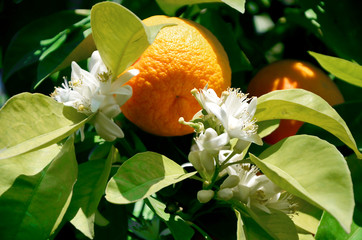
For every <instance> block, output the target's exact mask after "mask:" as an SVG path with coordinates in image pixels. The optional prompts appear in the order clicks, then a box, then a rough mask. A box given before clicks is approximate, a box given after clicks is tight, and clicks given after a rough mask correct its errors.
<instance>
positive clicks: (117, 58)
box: [91, 2, 165, 76]
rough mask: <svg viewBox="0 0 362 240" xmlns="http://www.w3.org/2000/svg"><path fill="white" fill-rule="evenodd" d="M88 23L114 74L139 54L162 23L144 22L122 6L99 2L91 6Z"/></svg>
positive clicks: (133, 60)
mask: <svg viewBox="0 0 362 240" xmlns="http://www.w3.org/2000/svg"><path fill="white" fill-rule="evenodd" d="M91 26H92V34H93V38H94V42H95V44H96V46H97V49H98V50H99V53H100V55H101V57H102V59H103V61H104V63H105V65H106V66H107V67H108V68H110V70H111V71H112V73H114V76H118V75H119V74H121V73H122V72H123V71H124V70H126V68H128V67H129V66H130V65H131V64H133V63H134V62H135V61H136V60H137V59H138V58H139V57H140V56H141V54H142V53H143V52H144V51H145V50H146V48H147V47H148V46H149V45H150V44H151V43H152V42H153V40H154V38H155V37H156V35H157V33H158V31H159V30H160V29H161V28H162V27H164V26H165V25H154V26H149V27H148V26H145V25H144V24H143V23H142V21H141V20H140V19H139V18H138V17H137V16H136V15H134V14H133V13H132V12H131V11H129V10H128V9H126V8H125V7H123V6H121V5H119V4H117V3H114V2H102V3H98V4H96V5H94V6H93V8H92V10H91Z"/></svg>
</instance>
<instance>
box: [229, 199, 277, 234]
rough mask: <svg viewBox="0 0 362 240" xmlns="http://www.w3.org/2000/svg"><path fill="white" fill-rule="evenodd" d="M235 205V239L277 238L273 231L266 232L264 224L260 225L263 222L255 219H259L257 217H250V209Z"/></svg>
mask: <svg viewBox="0 0 362 240" xmlns="http://www.w3.org/2000/svg"><path fill="white" fill-rule="evenodd" d="M238 205H239V206H238V207H236V205H234V207H235V213H236V217H237V230H236V237H237V238H236V239H237V240H254V239H258V240H269V239H277V237H276V236H275V235H273V233H270V232H268V229H265V226H263V225H260V224H263V223H258V222H257V221H256V220H259V219H258V218H257V217H254V218H253V217H251V216H250V213H251V214H253V212H250V209H246V208H247V207H245V206H243V207H241V206H240V204H238Z"/></svg>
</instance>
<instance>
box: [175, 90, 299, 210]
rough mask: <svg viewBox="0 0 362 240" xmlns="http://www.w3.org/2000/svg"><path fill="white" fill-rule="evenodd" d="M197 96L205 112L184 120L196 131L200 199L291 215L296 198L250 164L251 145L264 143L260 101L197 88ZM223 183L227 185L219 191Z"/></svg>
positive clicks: (191, 158) (232, 92)
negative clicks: (260, 132) (258, 117)
mask: <svg viewBox="0 0 362 240" xmlns="http://www.w3.org/2000/svg"><path fill="white" fill-rule="evenodd" d="M192 94H193V95H194V96H195V98H196V99H197V101H198V102H199V104H200V105H201V107H202V110H201V111H200V112H198V113H197V114H195V116H194V118H193V119H192V120H191V121H190V122H185V121H184V119H183V118H180V122H181V123H183V124H186V125H189V126H191V127H193V128H194V129H195V132H196V137H195V138H194V144H193V146H192V147H191V152H190V154H189V161H190V162H191V163H192V165H193V166H194V168H195V169H196V170H197V171H198V173H199V174H200V176H201V178H202V180H203V183H204V184H203V190H200V191H199V192H198V194H197V198H198V200H199V201H200V202H201V203H206V202H208V201H210V200H211V199H212V198H214V197H216V198H217V199H221V200H224V201H229V200H230V201H233V202H235V201H236V202H241V203H243V204H245V205H246V206H248V207H250V208H254V207H255V208H259V209H261V210H263V211H265V212H268V213H269V212H270V210H269V208H274V209H278V210H281V211H283V212H286V213H290V212H291V211H292V210H293V208H294V205H293V204H291V201H290V200H291V196H290V195H289V194H286V193H283V190H282V189H280V188H279V187H278V186H277V185H275V184H274V183H273V182H272V181H270V179H268V178H267V177H266V176H265V175H263V174H261V173H260V171H259V169H258V168H257V167H256V166H254V165H251V164H250V163H245V160H244V157H245V155H246V152H247V150H248V148H249V146H250V144H251V143H255V144H258V145H262V144H263V142H262V140H261V138H260V136H259V135H258V133H257V130H258V127H257V125H256V120H255V119H254V114H255V111H256V104H257V98H256V97H253V98H247V95H246V94H243V93H241V92H240V91H239V90H238V89H228V91H225V92H223V93H222V95H221V97H220V98H219V97H218V96H217V94H216V93H215V91H213V90H212V89H207V87H205V88H204V89H202V90H200V91H198V90H196V89H194V90H192ZM220 179H224V181H223V183H222V184H221V185H220V186H219V187H218V186H215V182H216V181H218V180H220Z"/></svg>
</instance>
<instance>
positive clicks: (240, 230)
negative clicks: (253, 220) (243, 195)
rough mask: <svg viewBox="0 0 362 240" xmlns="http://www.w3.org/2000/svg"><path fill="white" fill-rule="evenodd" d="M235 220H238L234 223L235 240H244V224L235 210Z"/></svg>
mask: <svg viewBox="0 0 362 240" xmlns="http://www.w3.org/2000/svg"><path fill="white" fill-rule="evenodd" d="M235 214H236V218H237V219H238V221H237V223H236V225H237V226H236V229H237V230H236V239H237V240H246V239H247V238H246V236H245V231H244V222H243V219H242V218H241V214H240V212H239V211H238V210H235Z"/></svg>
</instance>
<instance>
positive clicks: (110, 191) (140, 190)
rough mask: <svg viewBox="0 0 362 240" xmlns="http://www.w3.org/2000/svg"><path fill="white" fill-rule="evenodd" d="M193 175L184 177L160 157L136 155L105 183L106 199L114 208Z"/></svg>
mask: <svg viewBox="0 0 362 240" xmlns="http://www.w3.org/2000/svg"><path fill="white" fill-rule="evenodd" d="M195 173H196V172H192V173H185V171H184V169H183V168H182V167H181V166H180V165H178V164H177V163H175V162H174V161H172V160H171V159H169V158H167V157H165V156H163V155H161V154H157V153H154V152H145V153H139V154H136V155H135V156H133V157H132V158H130V159H128V160H127V161H126V162H125V163H124V164H123V165H122V166H121V167H120V168H119V169H118V171H117V173H116V174H115V175H114V176H113V177H112V178H111V180H110V181H109V182H108V185H107V188H106V199H107V200H108V201H109V202H112V203H117V204H127V203H131V202H135V201H138V200H140V199H143V198H146V197H148V196H150V195H151V194H153V193H155V192H157V191H159V190H161V189H162V188H164V187H167V186H170V185H172V184H175V183H177V182H180V181H182V180H184V179H186V178H189V177H191V176H192V175H194V174H195Z"/></svg>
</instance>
